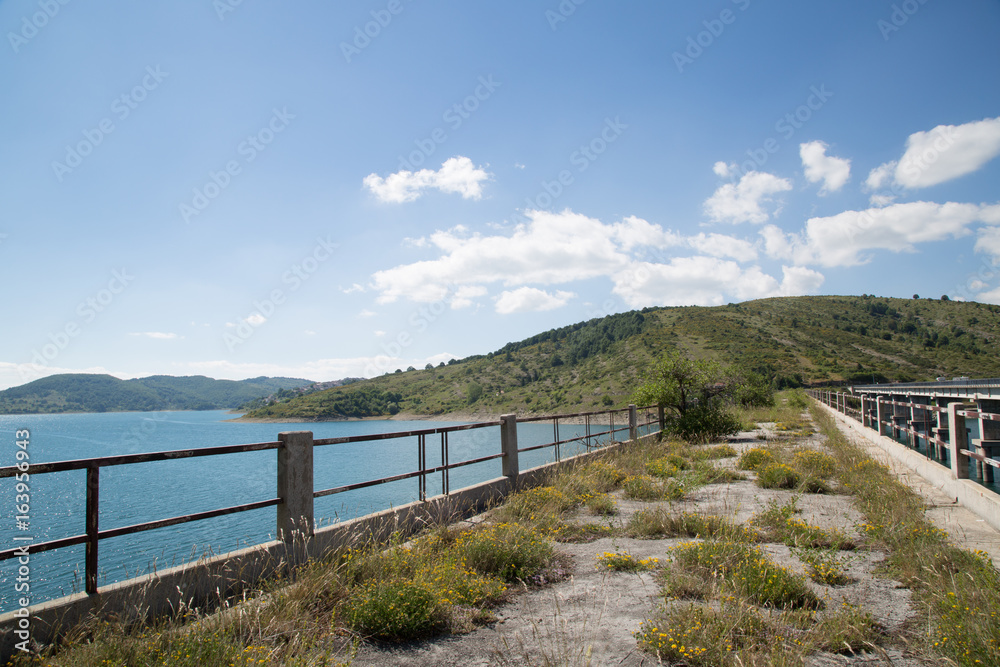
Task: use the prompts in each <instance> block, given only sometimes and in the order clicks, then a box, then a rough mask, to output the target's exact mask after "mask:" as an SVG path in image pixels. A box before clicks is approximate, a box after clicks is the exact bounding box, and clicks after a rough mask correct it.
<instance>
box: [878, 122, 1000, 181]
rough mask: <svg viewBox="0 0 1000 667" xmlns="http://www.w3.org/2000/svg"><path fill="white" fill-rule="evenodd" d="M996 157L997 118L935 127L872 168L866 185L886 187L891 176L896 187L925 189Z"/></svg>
mask: <svg viewBox="0 0 1000 667" xmlns="http://www.w3.org/2000/svg"><path fill="white" fill-rule="evenodd" d="M997 155H1000V117H997V118H986V119H984V120H980V121H975V122H972V123H965V124H964V125H938V126H937V127H935V128H933V129H931V130H928V131H926V132H914V133H913V134H911V135H910V136H909V137H908V138H907V140H906V151H905V152H904V153H903V156H902V157H901V158H900V159H899V160H898V161H892V162H886V163H885V164H882V165H879V166H878V167H876V168H875V169H873V170H872V171H871V173H869V174H868V180H867V181H866V182H865V185H866V186H867V187H868V188H869V189H870V190H877V189H879V188H882V187H886V186H888V184H889V175H890V174H891V175H892V185H894V186H895V187H901V188H926V187H929V186H931V185H937V184H939V183H944V182H946V181H950V180H952V179H955V178H958V177H960V176H965V175H966V174H970V173H972V172H974V171H976V170H978V169H979V168H981V167H982V166H983V165H985V164H986V163H987V162H989V161H990V160H992V159H993V158H995V157H996V156H997Z"/></svg>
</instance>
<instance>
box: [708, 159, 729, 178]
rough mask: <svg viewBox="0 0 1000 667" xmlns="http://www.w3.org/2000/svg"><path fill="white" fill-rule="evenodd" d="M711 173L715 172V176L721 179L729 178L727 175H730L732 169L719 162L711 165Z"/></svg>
mask: <svg viewBox="0 0 1000 667" xmlns="http://www.w3.org/2000/svg"><path fill="white" fill-rule="evenodd" d="M712 171H714V172H715V175H716V176H720V177H722V178H729V174H731V173H732V167H730V166H729V165H728V164H726V163H725V162H722V161H719V162H716V163H715V164H713V165H712Z"/></svg>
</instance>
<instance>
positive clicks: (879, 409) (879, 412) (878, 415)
mask: <svg viewBox="0 0 1000 667" xmlns="http://www.w3.org/2000/svg"><path fill="white" fill-rule="evenodd" d="M884 420H885V408H884V407H883V405H882V396H881V395H879V396H878V397H876V398H875V430H876V431H878V434H879V435H882V422H883V421H884Z"/></svg>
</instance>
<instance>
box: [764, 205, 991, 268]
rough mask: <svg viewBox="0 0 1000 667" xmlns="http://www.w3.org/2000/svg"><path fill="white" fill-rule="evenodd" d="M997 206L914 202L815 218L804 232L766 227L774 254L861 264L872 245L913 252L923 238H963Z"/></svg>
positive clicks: (797, 259) (805, 261)
mask: <svg viewBox="0 0 1000 667" xmlns="http://www.w3.org/2000/svg"><path fill="white" fill-rule="evenodd" d="M995 208H996V207H995V206H979V205H976V204H957V203H953V202H949V203H945V204H938V203H935V202H925V201H918V202H910V203H905V204H892V205H890V206H885V207H883V208H870V209H866V210H863V211H844V212H843V213H838V214H837V215H834V216H829V217H819V218H810V219H809V220H808V221H806V226H805V229H804V230H803V231H802V233H801V234H787V235H786V234H785V233H784V232H782V231H781V230H780V229H778V228H777V227H775V226H773V225H771V226H768V227H767V228H765V229H763V230H762V231H761V236H762V237H763V239H764V247H765V252H766V253H767V254H768V256H770V257H775V258H780V259H785V260H791V261H793V262H794V263H795V264H797V265H803V264H819V265H821V266H855V265H858V264H864V263H866V262H869V261H871V254H870V253H868V252H866V251H870V250H890V251H892V252H913V251H914V250H915V249H916V248H915V246H916V244H918V243H926V242H929V241H940V240H942V239H946V238H959V237H961V236H965V235H967V234H969V233H971V232H970V229H969V227H970V226H971V225H972V224H973V223H975V222H984V221H988V220H990V219H992V216H993V215H995Z"/></svg>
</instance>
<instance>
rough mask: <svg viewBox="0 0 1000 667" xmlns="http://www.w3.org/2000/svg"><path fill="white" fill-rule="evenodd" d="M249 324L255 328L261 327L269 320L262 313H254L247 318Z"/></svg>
mask: <svg viewBox="0 0 1000 667" xmlns="http://www.w3.org/2000/svg"><path fill="white" fill-rule="evenodd" d="M247 322H248V323H249V324H252V325H253V326H255V327H259V326H260V325H262V324H264V322H267V318H266V317H264V316H263V315H261V314H260V313H252V314H251V315H250V316H249V317H247Z"/></svg>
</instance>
